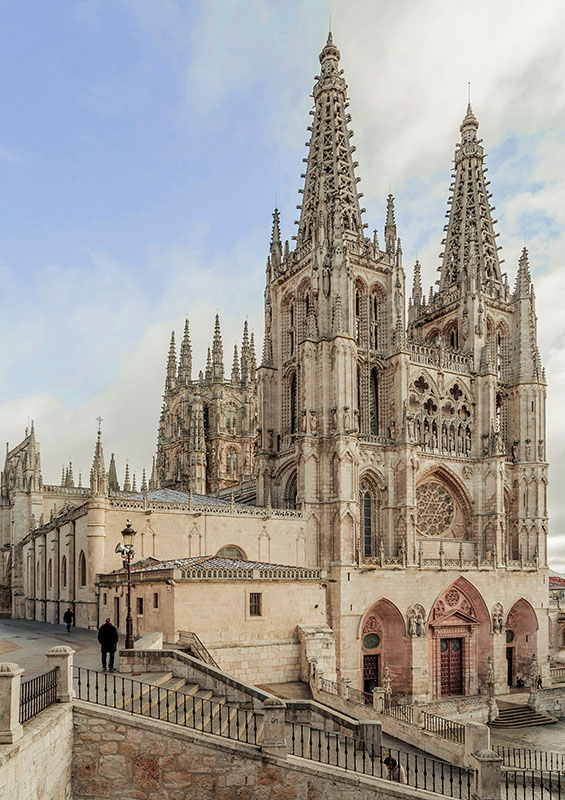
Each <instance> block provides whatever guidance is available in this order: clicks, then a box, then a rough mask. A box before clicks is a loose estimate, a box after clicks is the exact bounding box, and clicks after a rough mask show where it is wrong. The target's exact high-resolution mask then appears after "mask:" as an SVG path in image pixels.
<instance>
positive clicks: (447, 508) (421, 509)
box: [416, 481, 455, 536]
mask: <svg viewBox="0 0 565 800" xmlns="http://www.w3.org/2000/svg"><path fill="white" fill-rule="evenodd" d="M416 502H417V504H418V531H419V532H420V533H422V534H423V535H424V536H441V535H442V533H443V532H444V531H445V530H447V529H448V528H450V527H451V525H452V523H453V520H454V517H455V503H454V500H453V497H452V496H451V494H450V493H449V492H448V491H447V489H446V488H445V486H442V485H441V484H440V483H434V482H433V481H432V482H430V483H425V484H424V485H423V486H419V487H418V488H417V489H416Z"/></svg>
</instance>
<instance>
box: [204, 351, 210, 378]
mask: <svg viewBox="0 0 565 800" xmlns="http://www.w3.org/2000/svg"><path fill="white" fill-rule="evenodd" d="M204 377H205V378H206V380H207V381H210V380H212V353H211V351H210V348H208V354H207V356H206V372H205V373H204Z"/></svg>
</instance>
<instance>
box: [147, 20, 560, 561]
mask: <svg viewBox="0 0 565 800" xmlns="http://www.w3.org/2000/svg"><path fill="white" fill-rule="evenodd" d="M339 61H340V53H339V50H338V49H337V47H336V46H335V45H334V44H333V41H332V37H331V34H330V36H329V38H328V42H327V44H326V46H325V47H324V48H323V50H322V52H321V54H320V64H321V71H320V75H319V76H316V83H315V86H314V92H313V97H314V109H313V111H312V112H311V114H312V115H313V120H312V124H311V126H309V128H308V130H309V132H310V141H309V143H308V146H309V152H308V157H307V158H306V159H305V162H306V170H305V173H304V174H303V175H302V178H303V179H304V188H303V189H302V190H301V193H302V195H303V198H302V205H301V206H300V208H301V213H300V220H299V222H298V232H297V235H296V237H294V240H295V241H294V244H293V246H292V248H291V247H290V246H289V243H288V241H287V242H285V243H284V245H283V242H282V239H281V233H280V219H279V214H278V211H275V213H274V215H273V230H272V239H271V246H270V254H269V258H268V260H267V272H266V288H265V334H264V344H263V354H262V360H261V363H260V365H259V367H258V369H257V370H256V368H255V367H256V365H255V354H254V347H253V341H252V339H251V340H250V339H249V338H248V334H247V328H245V331H244V336H243V343H242V346H241V355H240V357H239V356H238V355H237V349H236V353H235V355H234V363H233V368H232V371H231V377H229V378H226V376H225V374H224V366H223V357H222V342H221V336H220V329H219V322H218V320H216V330H215V334H214V342H213V347H212V352H211V353H210V354H209V358H208V365H207V368H206V372H205V374H204V375H203V374H202V373H200V377H199V378H198V379H196V380H193V379H192V376H191V354H190V342H189V339H188V329H187V330H186V332H185V338H184V339H183V342H182V346H181V350H180V359H179V361H178V362H177V359H176V353H175V348H174V340H173V342H172V343H171V350H170V353H169V361H168V367H167V379H166V387H165V394H164V405H163V412H162V415H161V422H160V426H159V439H158V448H157V478H158V481H159V484H160V485H161V486H168V487H171V488H178V489H185V490H192V491H193V492H200V493H204V492H215V491H218V490H222V489H225V490H227V491H230V486H232V487H233V491H234V493H235V492H237V491H240V488H241V486H242V483H245V484H246V486H247V488H248V497H251V496H253V500H254V502H256V503H257V505H260V506H269V505H271V506H273V507H276V508H295V507H296V506H297V505H298V506H301V507H303V508H304V513H305V516H306V517H307V519H308V525H309V528H311V530H312V535H311V537H310V541H311V543H312V544H311V546H312V548H313V552H312V559H313V560H314V559H315V560H316V561H317V562H318V563H321V564H322V565H330V564H358V565H359V564H362V563H363V562H364V561H366V562H367V563H368V564H370V563H371V561H372V560H374V559H381V560H382V559H383V558H384V559H387V558H388V559H402V560H403V561H404V563H406V564H415V563H417V561H418V558H419V557H421V552H422V549H423V546H424V545H423V543H424V544H425V543H426V542H428V541H431V540H436V539H438V538H439V539H456V540H459V541H460V542H464V541H466V542H470V543H471V542H472V543H473V545H474V546H475V547H476V548H477V551H478V553H479V557H480V558H484V559H494V560H495V561H496V562H497V563H503V562H505V561H508V560H517V559H520V558H522V559H529V560H533V559H537V560H539V561H540V563H545V560H546V535H547V510H546V484H547V464H546V458H545V448H546V441H545V394H546V382H545V373H544V370H543V368H542V366H541V360H540V354H539V350H538V347H537V334H536V314H535V297H534V289H533V286H532V282H531V278H530V270H529V265H528V254H527V252H526V250H524V251H523V253H522V256H521V258H520V260H519V264H518V270H517V277H516V281H515V284H514V286H513V288H511V287H510V285H509V283H508V280H507V277H506V275H505V274H503V273H502V272H501V263H502V262H501V260H500V258H499V250H500V248H499V247H498V246H497V235H498V234H497V233H496V232H495V228H494V226H495V223H496V220H493V218H492V211H493V207H492V205H491V204H490V199H491V194H490V192H489V188H488V186H489V182H488V181H487V180H486V178H485V172H486V169H485V167H484V164H483V160H484V150H483V147H482V144H481V140H480V139H478V138H477V129H478V122H477V119H476V117H475V115H474V113H473V111H472V109H471V106H469V107H468V109H467V113H466V115H465V118H464V119H463V122H462V124H461V127H460V133H461V140H460V142H459V144H458V145H457V147H456V151H455V160H454V168H453V175H452V183H451V185H450V197H449V200H448V213H447V224H446V226H445V238H444V239H443V242H442V254H441V267H440V272H441V274H440V278H439V281H438V283H437V286H436V287H432V288H431V289H430V291H429V293H428V294H427V296H426V294H425V293H424V292H423V289H422V285H421V278H420V265H419V263H418V262H416V264H415V266H414V278H413V287H412V293H411V296H410V297H407V296H406V287H405V272H404V268H403V259H402V247H401V243H400V239H399V238H398V235H397V229H396V222H395V214H394V201H393V198H392V196H389V198H388V204H387V212H386V223H385V227H384V241H383V246H382V248H381V245H380V244H379V240H378V237H377V234H376V231H375V233H374V235H373V237H372V238H368V237H367V236H366V231H365V228H366V227H367V226H366V225H365V224H364V223H363V218H362V215H363V212H364V209H363V208H362V207H361V204H360V198H361V196H362V195H361V194H360V193H359V192H358V191H357V183H358V181H359V180H360V179H359V178H358V177H356V175H355V169H356V167H357V162H356V161H355V160H354V151H355V147H354V146H352V145H351V137H352V135H353V132H352V131H351V130H350V129H349V124H350V122H351V116H350V114H349V113H348V100H347V86H346V83H345V79H344V77H343V71H342V70H340V68H339ZM252 482H253V483H252ZM250 486H253V490H252V492H249V487H250ZM314 551H315V555H314ZM419 554H420V556H419Z"/></svg>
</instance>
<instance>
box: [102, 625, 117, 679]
mask: <svg viewBox="0 0 565 800" xmlns="http://www.w3.org/2000/svg"><path fill="white" fill-rule="evenodd" d="M98 641H99V642H100V650H101V652H102V670H103V671H104V672H106V655H107V654H109V655H110V658H109V661H108V671H109V672H115V669H114V653H115V652H116V645H117V644H118V631H117V630H116V628H115V627H114V626H113V625H112V623H111V622H110V617H107V619H106V622H105V623H104V625H101V626H100V628H99V630H98Z"/></svg>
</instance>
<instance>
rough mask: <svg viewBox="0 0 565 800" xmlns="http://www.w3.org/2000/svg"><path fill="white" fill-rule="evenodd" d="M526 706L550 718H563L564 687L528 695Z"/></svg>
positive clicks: (539, 690)
mask: <svg viewBox="0 0 565 800" xmlns="http://www.w3.org/2000/svg"><path fill="white" fill-rule="evenodd" d="M528 705H530V706H531V707H532V708H535V710H536V711H542V712H544V713H545V714H549V715H550V716H552V717H565V686H559V687H557V686H556V687H554V688H552V689H538V690H537V691H536V692H534V694H533V695H532V694H531V695H530V698H529V700H528Z"/></svg>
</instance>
